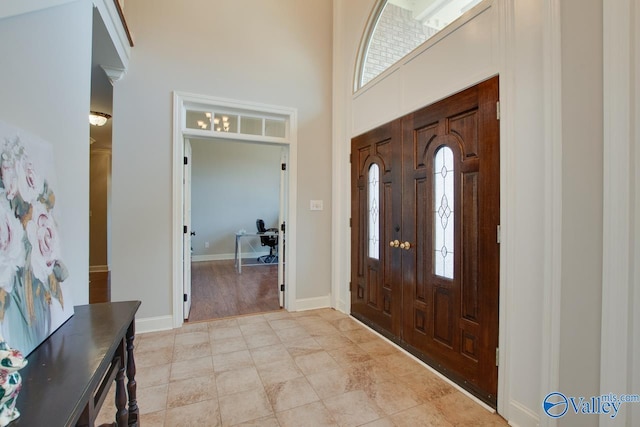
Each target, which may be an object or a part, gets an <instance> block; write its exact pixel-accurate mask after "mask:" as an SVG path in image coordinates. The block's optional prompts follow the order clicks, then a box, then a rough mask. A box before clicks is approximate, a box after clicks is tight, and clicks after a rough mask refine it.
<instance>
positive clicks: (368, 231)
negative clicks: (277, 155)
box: [351, 77, 500, 405]
mask: <svg viewBox="0 0 640 427" xmlns="http://www.w3.org/2000/svg"><path fill="white" fill-rule="evenodd" d="M497 101H498V78H497V77H495V78H492V79H490V80H487V81H485V82H482V83H480V84H478V85H476V86H474V87H472V88H470V89H467V90H464V91H463V92H460V93H458V94H456V95H453V96H451V97H449V98H447V99H445V100H443V101H440V102H437V103H436V104H433V105H431V106H428V107H425V108H423V109H421V110H419V111H416V112H414V113H411V114H409V115H407V116H405V117H402V118H399V119H397V120H394V121H392V122H390V123H387V124H385V125H383V126H380V127H379V128H376V129H374V130H372V131H369V132H367V133H365V134H363V135H360V136H357V137H355V138H353V140H352V145H351V153H352V163H351V170H352V180H351V181H352V237H351V244H352V266H351V281H352V283H351V313H352V314H353V316H354V317H356V318H358V319H360V320H362V321H363V322H365V323H367V324H370V325H371V326H372V327H374V328H375V329H377V330H379V331H380V332H382V333H384V334H385V335H387V336H389V337H390V338H391V339H393V340H394V341H396V342H397V343H399V344H400V345H402V346H404V347H405V348H407V349H408V350H409V351H411V352H412V353H414V354H416V355H417V356H418V357H420V358H422V359H423V360H425V361H426V362H427V363H429V364H430V365H432V366H433V367H435V368H436V369H438V370H440V371H441V372H443V373H445V374H446V375H447V376H449V377H450V378H452V379H453V380H454V381H457V382H458V383H460V384H461V385H462V386H463V387H465V388H467V389H469V391H471V392H472V393H474V394H475V395H477V396H478V397H480V398H481V399H483V400H485V401H487V402H488V403H491V404H493V405H495V404H496V402H497V399H496V393H497V377H498V371H497V367H496V353H497V344H498V293H499V283H498V279H499V277H498V276H499V244H498V241H497V229H498V224H499V212H500V199H499V193H500V191H499V190H500V188H499V176H500V175H499V125H498V124H499V122H498V117H497Z"/></svg>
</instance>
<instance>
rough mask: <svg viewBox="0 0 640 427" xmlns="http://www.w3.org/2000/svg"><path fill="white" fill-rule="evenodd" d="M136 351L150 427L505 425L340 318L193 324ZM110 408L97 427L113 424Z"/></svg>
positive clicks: (317, 314) (143, 340)
mask: <svg viewBox="0 0 640 427" xmlns="http://www.w3.org/2000/svg"><path fill="white" fill-rule="evenodd" d="M135 343H136V347H135V357H136V365H137V375H136V380H137V383H138V393H137V395H138V404H139V407H140V424H141V425H142V426H144V427H147V426H171V427H173V426H281V427H288V426H295V427H302V426H309V427H312V426H361V425H363V426H375V427H385V426H412V427H413V426H506V425H507V423H506V422H505V421H504V420H503V419H502V418H501V417H499V416H498V415H495V414H492V413H490V412H489V411H487V410H486V409H484V408H483V407H481V406H480V405H478V404H477V403H475V402H474V401H473V400H472V399H470V398H468V397H467V396H465V395H464V394H463V393H461V392H460V391H458V390H456V389H455V388H454V387H452V386H450V385H449V384H448V383H447V382H445V381H443V380H442V379H440V378H439V377H438V376H436V375H435V374H433V373H432V372H431V371H430V370H428V369H427V368H425V367H424V366H422V365H421V364H420V363H418V362H416V361H415V360H414V359H413V358H411V357H409V356H408V355H406V354H405V353H403V352H402V351H400V350H398V349H397V348H396V347H394V346H393V345H391V344H389V343H388V342H387V341H385V340H384V339H382V338H380V337H379V336H377V335H376V334H373V333H371V332H370V331H369V330H368V329H367V328H366V327H364V326H362V325H361V324H360V323H359V322H357V321H355V320H353V319H352V318H350V317H349V316H346V315H344V314H342V313H340V312H337V311H335V310H332V309H322V310H313V311H305V312H300V313H288V312H286V311H279V312H273V313H267V314H258V315H250V316H243V317H237V318H230V319H222V320H217V321H212V322H203V323H193V324H187V325H185V326H183V327H182V328H180V329H175V330H172V331H166V332H155V333H148V334H139V335H138V336H136V340H135ZM111 388H112V389H113V388H114V387H111ZM111 393H113V390H111ZM112 402H113V396H109V397H108V398H107V400H106V402H105V405H104V406H103V408H102V410H101V413H100V416H99V419H98V423H97V424H100V423H107V422H111V421H112V420H113V414H115V409H114V407H113V403H112Z"/></svg>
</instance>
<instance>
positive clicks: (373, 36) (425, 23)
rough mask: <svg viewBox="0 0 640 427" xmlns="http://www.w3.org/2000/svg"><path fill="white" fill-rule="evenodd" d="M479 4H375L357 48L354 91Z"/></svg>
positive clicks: (424, 0) (455, 0)
mask: <svg viewBox="0 0 640 427" xmlns="http://www.w3.org/2000/svg"><path fill="white" fill-rule="evenodd" d="M482 1H483V0H379V1H378V3H377V5H376V6H375V8H374V10H373V12H372V14H371V17H370V18H369V24H368V29H367V31H366V33H365V35H364V37H363V43H362V44H361V48H360V58H359V66H358V70H357V72H358V75H357V76H356V84H355V90H358V89H360V88H361V87H363V86H364V85H366V84H367V83H368V82H370V81H371V80H373V79H374V78H376V77H377V76H378V75H380V74H382V73H383V72H384V71H386V70H387V69H388V68H390V67H391V66H393V65H394V64H396V63H397V62H398V61H399V60H400V59H402V58H403V57H404V56H406V55H407V54H408V53H410V52H411V51H413V50H414V49H415V48H417V47H418V46H420V45H422V44H423V43H424V42H426V41H427V40H429V39H431V38H432V37H433V36H435V35H436V34H437V33H439V32H440V31H442V30H444V29H445V28H446V27H448V26H450V25H451V24H452V23H454V21H457V20H458V18H460V17H461V16H462V15H464V14H465V13H466V12H467V11H469V10H471V9H472V8H473V7H474V6H476V5H477V4H479V3H481V2H482Z"/></svg>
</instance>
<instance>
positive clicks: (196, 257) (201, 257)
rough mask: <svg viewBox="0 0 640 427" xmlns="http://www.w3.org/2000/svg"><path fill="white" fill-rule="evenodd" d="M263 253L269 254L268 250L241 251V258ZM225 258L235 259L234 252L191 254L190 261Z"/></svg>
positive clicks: (220, 259)
mask: <svg viewBox="0 0 640 427" xmlns="http://www.w3.org/2000/svg"><path fill="white" fill-rule="evenodd" d="M263 255H269V251H266V252H250V253H243V254H242V259H247V258H258V257H260V256H263ZM227 259H236V256H235V254H209V255H192V256H191V262H204V261H222V260H227Z"/></svg>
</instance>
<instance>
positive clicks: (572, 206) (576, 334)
mask: <svg viewBox="0 0 640 427" xmlns="http://www.w3.org/2000/svg"><path fill="white" fill-rule="evenodd" d="M560 4H561V6H562V9H561V17H562V29H563V35H562V194H563V200H562V216H563V221H562V295H561V301H562V305H561V308H562V328H561V332H560V334H561V336H560V343H561V344H560V356H561V357H560V390H561V391H562V392H563V393H564V394H566V395H567V396H596V395H599V394H600V324H601V311H602V202H603V199H602V195H603V193H602V191H603V186H602V185H603V181H602V180H603V169H602V168H603V93H602V90H603V89H602V88H603V81H602V72H603V68H602V22H603V21H602V19H603V16H602V11H603V9H602V0H588V1H585V0H562V1H561V2H560ZM576 10H580V13H579V14H577V13H575V11H576ZM602 391H603V392H605V391H604V390H602ZM610 392H612V393H622V391H614V390H611V391H610ZM571 412H572V411H569V414H567V415H566V416H565V417H563V418H562V419H561V420H559V423H558V425H561V426H590V425H591V426H597V425H598V418H597V417H585V416H584V415H574V414H571Z"/></svg>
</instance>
